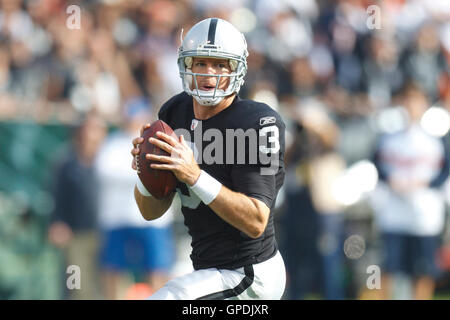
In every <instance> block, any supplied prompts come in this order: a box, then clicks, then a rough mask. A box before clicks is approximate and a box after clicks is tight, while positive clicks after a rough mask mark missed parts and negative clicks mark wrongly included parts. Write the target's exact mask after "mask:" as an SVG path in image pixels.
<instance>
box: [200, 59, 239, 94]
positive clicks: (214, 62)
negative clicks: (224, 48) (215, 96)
mask: <svg viewBox="0 0 450 320" xmlns="http://www.w3.org/2000/svg"><path fill="white" fill-rule="evenodd" d="M192 72H193V73H204V74H211V75H220V74H230V73H231V68H230V64H229V63H228V60H226V59H213V58H194V61H193V64H192ZM218 80H219V77H207V76H198V77H197V84H198V89H199V90H204V91H214V89H215V87H216V85H217V81H218ZM229 83H230V77H221V78H220V83H219V85H218V87H217V89H222V90H225V89H226V88H227V87H228V84H229ZM191 89H192V90H193V89H195V84H194V83H193V84H192V88H191Z"/></svg>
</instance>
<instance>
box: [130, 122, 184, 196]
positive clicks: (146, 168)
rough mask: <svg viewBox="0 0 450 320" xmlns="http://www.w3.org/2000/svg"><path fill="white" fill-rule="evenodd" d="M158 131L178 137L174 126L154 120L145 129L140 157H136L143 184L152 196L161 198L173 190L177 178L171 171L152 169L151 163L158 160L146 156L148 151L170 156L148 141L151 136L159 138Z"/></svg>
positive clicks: (138, 172)
mask: <svg viewBox="0 0 450 320" xmlns="http://www.w3.org/2000/svg"><path fill="white" fill-rule="evenodd" d="M158 131H161V132H164V133H165V134H167V135H169V136H172V137H174V138H176V139H178V137H177V135H176V134H175V132H173V130H172V128H171V127H170V126H169V125H168V124H167V123H165V122H164V121H162V120H157V121H155V122H153V123H152V125H151V126H150V127H149V128H147V129H146V130H144V132H143V134H142V138H144V142H143V143H141V144H140V145H139V146H140V147H139V150H140V153H139V157H137V159H136V165H137V174H138V176H139V179H141V182H142V184H143V185H144V186H145V187H146V188H147V190H148V191H149V192H150V193H151V194H152V196H154V197H155V198H158V199H161V198H164V197H166V196H167V195H169V194H170V193H172V192H173V190H174V189H175V185H176V183H177V179H176V178H175V175H174V174H173V173H172V172H171V171H167V170H156V169H152V168H151V167H150V165H151V164H152V163H157V162H156V161H152V160H148V159H146V158H145V155H146V154H147V153H150V154H156V155H165V156H170V154H169V153H167V152H166V151H164V150H162V149H161V148H159V147H157V146H155V145H154V144H151V143H150V142H149V141H148V139H149V138H151V137H153V138H155V139H158V138H157V136H156V132H158Z"/></svg>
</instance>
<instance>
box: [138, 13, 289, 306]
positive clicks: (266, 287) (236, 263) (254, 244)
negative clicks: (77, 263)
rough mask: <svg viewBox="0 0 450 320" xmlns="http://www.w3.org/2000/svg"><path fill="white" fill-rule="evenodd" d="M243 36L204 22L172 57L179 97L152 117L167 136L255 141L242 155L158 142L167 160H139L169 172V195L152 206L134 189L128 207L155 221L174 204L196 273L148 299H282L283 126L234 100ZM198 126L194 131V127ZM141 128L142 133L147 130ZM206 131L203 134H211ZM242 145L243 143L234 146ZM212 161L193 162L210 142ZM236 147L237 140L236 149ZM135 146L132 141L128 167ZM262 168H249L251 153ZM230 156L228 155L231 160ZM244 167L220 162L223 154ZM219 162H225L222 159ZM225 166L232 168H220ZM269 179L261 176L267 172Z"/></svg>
mask: <svg viewBox="0 0 450 320" xmlns="http://www.w3.org/2000/svg"><path fill="white" fill-rule="evenodd" d="M247 56H248V52H247V44H246V40H245V38H244V35H243V34H242V33H241V32H239V31H238V30H237V29H236V28H235V27H234V26H233V25H231V24H230V23H229V22H227V21H224V20H222V19H218V18H208V19H205V20H203V21H200V22H198V23H197V24H195V25H194V26H193V27H192V28H191V30H190V31H189V32H188V33H187V34H186V36H185V37H184V39H183V40H182V43H181V46H180V48H179V50H178V67H179V71H180V77H181V79H182V83H183V88H184V91H183V92H181V93H180V94H178V95H176V96H174V97H172V98H171V99H169V100H168V101H167V102H166V103H165V104H163V106H162V107H161V109H160V111H159V114H158V117H159V119H161V120H163V121H164V122H166V123H167V124H168V125H169V126H171V127H172V128H173V129H174V131H175V132H177V130H178V132H180V130H182V131H183V132H189V133H192V134H193V136H195V134H196V132H195V131H196V130H200V129H202V130H203V132H204V131H208V130H214V132H215V133H217V134H219V133H220V135H222V137H226V135H227V133H229V132H228V130H231V129H232V130H234V131H239V130H241V132H246V133H249V135H248V137H250V136H251V134H250V133H251V132H256V135H255V137H257V142H256V144H255V143H252V141H254V139H250V138H249V139H243V140H245V141H246V142H248V145H246V148H245V149H244V153H245V154H244V155H242V154H241V152H234V151H236V150H237V149H238V148H239V146H237V145H236V144H231V145H230V143H229V141H230V140H229V139H225V138H223V139H218V138H217V135H216V136H215V137H216V138H215V141H212V142H209V141H211V140H213V139H212V138H211V139H205V138H203V139H201V141H200V143H198V142H196V143H195V144H194V143H193V142H192V141H189V139H188V138H187V137H186V136H187V135H179V139H176V138H173V137H170V136H168V135H165V134H164V133H162V132H159V133H158V139H155V138H150V139H149V141H150V143H153V144H154V145H156V146H158V147H160V148H161V149H163V150H165V151H167V152H168V153H169V154H170V156H158V155H151V154H147V155H146V158H147V159H150V160H153V161H156V162H157V163H154V164H152V168H155V169H160V170H170V171H172V172H173V173H174V175H175V177H176V178H177V187H176V192H174V193H172V194H171V195H169V196H167V197H166V198H164V199H156V198H155V197H152V195H151V194H150V193H149V192H148V190H146V188H145V187H144V186H143V185H142V183H140V181H139V179H138V182H137V184H136V187H135V190H134V195H135V199H136V203H137V205H138V207H139V209H140V211H141V214H142V216H143V217H144V218H145V219H146V220H153V219H157V218H159V217H160V216H162V215H163V214H164V213H165V212H166V211H167V209H168V208H169V207H170V205H171V203H172V200H173V198H174V196H175V194H178V195H179V197H180V199H181V205H182V213H183V216H184V221H185V224H186V226H187V227H188V231H189V234H190V235H191V237H192V243H191V245H192V253H191V260H192V262H193V266H194V271H193V272H192V273H189V274H186V275H184V276H180V277H178V278H175V279H172V280H170V281H169V282H168V283H167V284H166V285H165V286H164V287H163V288H161V289H160V290H158V291H156V292H155V293H154V294H153V295H152V296H151V297H150V299H158V300H163V299H189V300H195V299H281V297H282V295H283V292H284V289H285V284H286V273H285V267H284V262H283V258H282V257H281V254H280V252H279V251H278V248H277V243H276V240H275V230H274V222H273V209H274V207H275V201H276V197H277V194H278V190H279V189H280V187H281V186H282V184H283V181H284V148H285V146H284V134H285V125H284V123H283V120H282V119H281V117H280V116H279V114H278V113H277V112H276V111H274V110H273V109H272V108H270V107H269V106H268V105H266V104H263V103H259V102H255V101H252V100H244V99H241V98H240V97H239V96H238V92H239V89H240V88H241V86H242V84H243V83H244V76H245V74H246V72H247ZM199 124H201V125H199ZM148 126H149V124H147V125H145V126H144V127H143V128H142V130H144V129H145V128H146V127H148ZM210 132H211V131H210ZM240 141H241V142H242V139H241V140H240ZM213 142H214V143H215V146H216V147H217V145H218V144H220V143H222V146H223V148H222V149H221V150H219V149H220V148H217V150H215V157H214V159H216V161H214V162H211V161H202V162H199V161H197V160H196V159H197V157H196V156H195V152H194V151H196V152H198V151H199V150H200V153H201V152H202V150H206V149H207V148H208V146H209V145H210V144H211V143H213ZM238 142H239V141H238ZM141 143H143V138H140V137H138V138H135V139H134V140H133V149H132V151H131V154H132V155H133V162H132V167H133V169H135V170H136V163H135V160H134V159H135V157H136V155H138V154H139V148H138V145H139V144H141ZM252 148H253V149H254V150H257V154H258V157H259V158H260V159H263V158H264V157H268V156H269V157H270V159H271V160H272V161H271V163H270V164H268V163H267V161H265V162H264V161H256V162H255V161H248V160H249V158H250V156H251V154H253V151H254V150H253V149H252ZM232 152H234V153H232ZM230 154H232V155H234V156H233V157H234V159H235V160H236V159H237V158H238V157H242V156H243V157H244V158H245V159H246V161H237V160H236V161H234V162H233V161H225V160H224V159H225V158H226V157H227V155H230ZM221 157H223V159H220V158H221ZM228 160H230V159H228ZM274 164H276V170H269V171H264V170H263V169H264V168H267V167H268V166H269V167H271V168H273V167H274Z"/></svg>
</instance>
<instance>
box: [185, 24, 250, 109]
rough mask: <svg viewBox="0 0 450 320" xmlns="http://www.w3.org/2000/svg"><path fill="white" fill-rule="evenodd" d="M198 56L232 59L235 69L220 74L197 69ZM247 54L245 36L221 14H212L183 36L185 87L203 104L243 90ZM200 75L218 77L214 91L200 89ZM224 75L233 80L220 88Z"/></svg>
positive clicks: (209, 104)
mask: <svg viewBox="0 0 450 320" xmlns="http://www.w3.org/2000/svg"><path fill="white" fill-rule="evenodd" d="M194 57H208V58H219V59H228V60H229V64H230V68H231V73H230V74H218V75H211V74H202V73H193V72H192V70H191V67H192V63H193V58H194ZM247 57H248V51H247V42H246V41H245V37H244V35H243V34H242V33H241V32H240V31H239V30H237V29H236V28H235V27H234V26H233V25H232V24H231V23H229V22H227V21H225V20H222V19H219V18H208V19H205V20H202V21H200V22H198V23H197V24H195V25H194V26H193V27H192V28H191V30H189V32H188V33H187V34H186V37H185V38H184V39H182V42H181V46H180V47H179V48H178V69H179V70H180V77H181V79H182V83H183V89H184V91H185V92H186V93H187V94H189V95H191V96H193V97H194V98H195V99H196V100H197V101H198V103H200V104H201V105H204V106H213V105H216V104H218V103H219V102H220V101H222V100H223V98H225V97H227V96H229V95H231V94H233V93H234V92H236V93H238V92H239V90H240V88H241V86H242V84H243V83H244V76H245V74H246V73H247ZM198 76H209V77H211V76H213V77H217V78H218V79H217V83H216V88H215V89H214V91H205V90H199V88H198V83H197V77H198ZM222 77H230V83H229V85H228V87H227V88H226V89H225V90H221V89H218V88H217V87H218V85H219V83H220V80H221V79H222ZM191 87H193V89H191Z"/></svg>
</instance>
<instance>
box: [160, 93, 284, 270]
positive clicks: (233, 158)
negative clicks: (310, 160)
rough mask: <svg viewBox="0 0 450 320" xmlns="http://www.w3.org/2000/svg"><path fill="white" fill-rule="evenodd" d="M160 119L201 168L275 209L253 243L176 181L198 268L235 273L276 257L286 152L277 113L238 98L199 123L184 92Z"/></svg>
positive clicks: (169, 103)
mask: <svg viewBox="0 0 450 320" xmlns="http://www.w3.org/2000/svg"><path fill="white" fill-rule="evenodd" d="M205 108H207V107H205ZM158 117H159V119H161V120H163V121H164V122H166V123H167V124H168V125H170V126H171V127H172V129H173V130H174V131H175V133H177V135H180V134H183V136H184V137H185V140H186V142H188V143H191V147H192V148H193V150H194V155H195V156H196V160H197V162H198V163H199V166H200V168H201V169H202V170H204V171H206V172H207V173H208V174H210V175H211V176H212V177H214V178H215V179H217V180H218V181H219V182H221V183H222V184H223V185H224V186H226V187H228V188H229V189H231V190H233V191H235V192H240V193H243V194H245V195H247V196H249V197H253V198H256V199H258V200H261V201H263V202H264V203H265V204H266V205H267V206H268V207H269V208H270V209H271V213H270V216H269V220H268V224H267V227H266V230H265V231H264V233H263V234H262V235H261V236H260V237H259V238H257V239H253V238H251V237H249V236H247V235H246V234H245V233H243V232H241V231H240V230H238V229H236V228H235V227H233V226H232V225H230V224H228V223H227V222H225V221H224V220H222V218H220V217H219V216H218V215H217V214H215V213H214V211H212V210H211V209H210V208H209V206H207V205H205V204H204V203H203V202H201V200H200V199H199V198H198V197H197V195H196V194H195V193H194V192H193V191H191V190H190V189H189V188H188V187H187V186H186V184H184V183H182V182H180V181H178V183H177V188H176V190H177V193H178V195H179V196H180V198H181V204H182V212H183V215H184V221H185V225H186V226H187V227H188V230H189V234H190V235H191V237H192V244H191V245H192V254H191V259H192V262H193V266H194V269H196V270H197V269H204V268H211V267H214V268H223V269H235V268H239V267H242V266H246V265H249V264H254V263H259V262H262V261H265V260H267V259H269V258H270V257H272V256H273V255H275V253H276V252H277V244H276V241H275V231H274V222H273V208H274V206H275V200H276V197H277V193H278V190H279V189H280V187H281V185H282V184H283V181H284V148H285V144H284V132H285V125H284V122H283V120H282V119H281V117H280V116H279V114H278V113H277V112H276V111H274V110H273V109H272V108H270V107H269V106H267V105H266V104H263V103H258V102H255V101H251V100H243V99H240V98H239V97H236V98H235V99H234V101H233V103H232V104H231V105H230V106H229V107H228V108H226V109H224V110H223V111H221V112H220V113H218V114H216V115H214V116H213V117H211V118H209V119H207V120H197V119H195V116H194V111H193V101H192V97H191V96H189V95H187V94H186V93H184V92H182V93H180V94H178V95H176V96H174V97H172V98H171V99H170V100H168V101H167V102H166V103H165V104H164V105H163V106H162V107H161V109H160V111H159V114H158ZM255 138H256V139H255ZM243 143H244V147H243Z"/></svg>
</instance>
